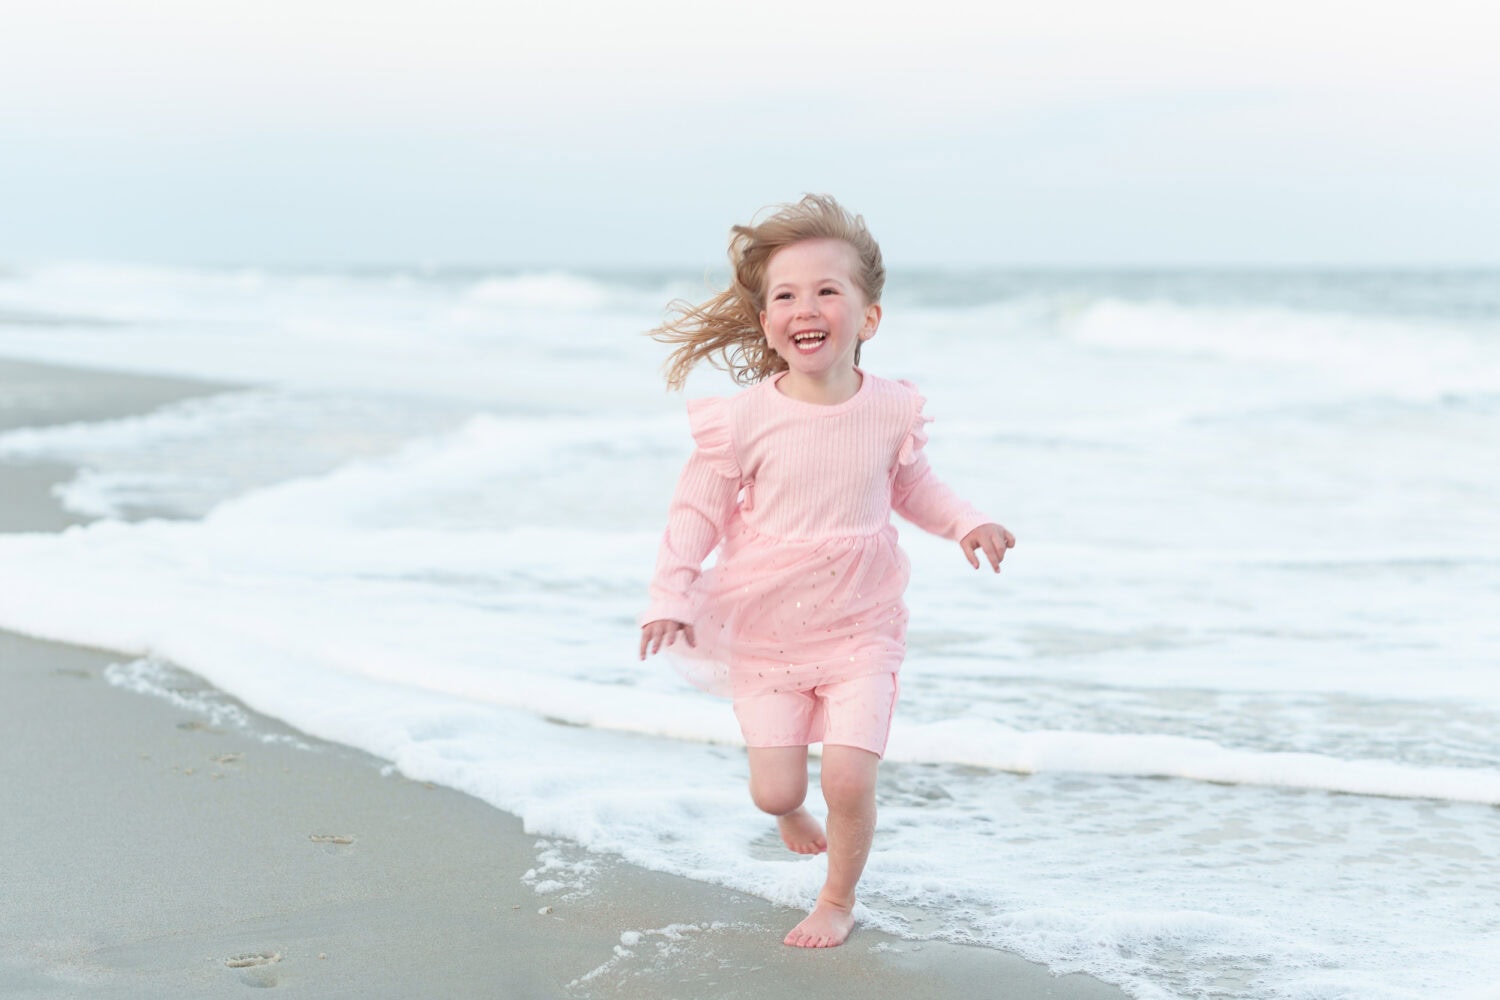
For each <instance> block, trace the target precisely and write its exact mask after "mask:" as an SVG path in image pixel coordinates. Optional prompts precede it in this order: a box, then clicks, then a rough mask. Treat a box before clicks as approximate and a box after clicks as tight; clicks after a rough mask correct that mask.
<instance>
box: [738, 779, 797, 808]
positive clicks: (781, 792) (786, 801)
mask: <svg viewBox="0 0 1500 1000" xmlns="http://www.w3.org/2000/svg"><path fill="white" fill-rule="evenodd" d="M806 798H807V782H806V781H802V782H795V781H766V780H764V779H762V780H760V781H756V780H755V779H753V778H752V779H751V781H750V799H751V801H752V802H754V803H755V807H756V808H757V809H759V810H760V811H761V812H766V813H770V814H771V815H772V816H785V815H786V814H787V813H789V812H794V811H795V810H796V809H797V808H798V807H800V806H801V805H802V803H803V801H804V800H805V799H806Z"/></svg>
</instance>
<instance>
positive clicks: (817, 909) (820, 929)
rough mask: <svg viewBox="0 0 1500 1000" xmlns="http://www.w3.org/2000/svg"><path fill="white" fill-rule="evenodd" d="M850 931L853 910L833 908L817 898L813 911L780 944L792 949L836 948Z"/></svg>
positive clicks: (852, 923)
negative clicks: (789, 946) (787, 945)
mask: <svg viewBox="0 0 1500 1000" xmlns="http://www.w3.org/2000/svg"><path fill="white" fill-rule="evenodd" d="M852 930H854V911H853V909H852V908H848V907H843V906H835V905H834V904H833V903H830V902H828V901H827V900H825V899H823V898H822V897H819V898H818V902H817V904H816V905H815V906H814V907H813V911H812V912H811V913H809V914H808V915H807V916H806V917H805V918H804V919H803V921H802V923H800V924H798V925H797V926H796V927H793V928H792V930H791V933H789V934H788V935H787V936H786V939H785V940H784V941H783V942H782V944H789V945H791V946H792V947H794V948H837V947H838V946H839V945H841V944H843V943H844V941H845V940H847V939H848V937H849V932H850V931H852Z"/></svg>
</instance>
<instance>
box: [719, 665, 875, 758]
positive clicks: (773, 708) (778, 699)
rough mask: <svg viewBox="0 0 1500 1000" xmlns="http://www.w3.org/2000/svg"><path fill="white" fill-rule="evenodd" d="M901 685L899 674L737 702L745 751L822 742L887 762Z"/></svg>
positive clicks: (760, 696) (737, 714) (857, 679)
mask: <svg viewBox="0 0 1500 1000" xmlns="http://www.w3.org/2000/svg"><path fill="white" fill-rule="evenodd" d="M900 690H901V685H900V684H899V683H898V682H897V681H896V675H895V674H870V675H869V676H867V677H855V678H853V679H852V680H847V681H839V682H838V683H836V684H824V685H822V686H820V687H815V688H812V689H811V690H808V691H779V692H774V693H772V694H758V695H750V696H746V697H741V698H736V699H734V714H735V716H736V717H737V718H738V719H739V720H740V732H742V733H744V734H745V745H746V746H752V747H805V746H807V745H808V744H809V743H819V742H821V743H822V744H824V745H825V746H827V745H829V744H833V745H837V746H848V747H858V748H859V749H861V750H868V751H870V752H871V753H873V754H875V755H876V756H877V757H883V756H885V744H886V740H887V739H888V738H889V737H890V734H891V713H892V712H893V711H894V710H895V708H896V697H897V695H898V694H899V693H900Z"/></svg>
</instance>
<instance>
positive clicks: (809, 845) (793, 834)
mask: <svg viewBox="0 0 1500 1000" xmlns="http://www.w3.org/2000/svg"><path fill="white" fill-rule="evenodd" d="M776 826H777V827H778V828H779V829H780V830H781V842H782V843H783V844H785V845H786V846H787V850H790V851H795V852H796V853H798V854H822V853H823V852H824V851H826V850H828V838H827V837H825V836H824V835H823V824H821V823H819V822H818V821H817V820H816V819H814V818H813V815H812V813H810V812H808V811H807V810H806V809H798V810H797V811H796V812H790V813H787V814H786V815H785V816H777V817H776Z"/></svg>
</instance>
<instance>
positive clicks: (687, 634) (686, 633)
mask: <svg viewBox="0 0 1500 1000" xmlns="http://www.w3.org/2000/svg"><path fill="white" fill-rule="evenodd" d="M682 637H683V638H684V639H686V640H687V644H688V645H689V646H694V647H696V646H697V645H698V637H697V636H695V635H694V634H693V626H691V625H684V626H682Z"/></svg>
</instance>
